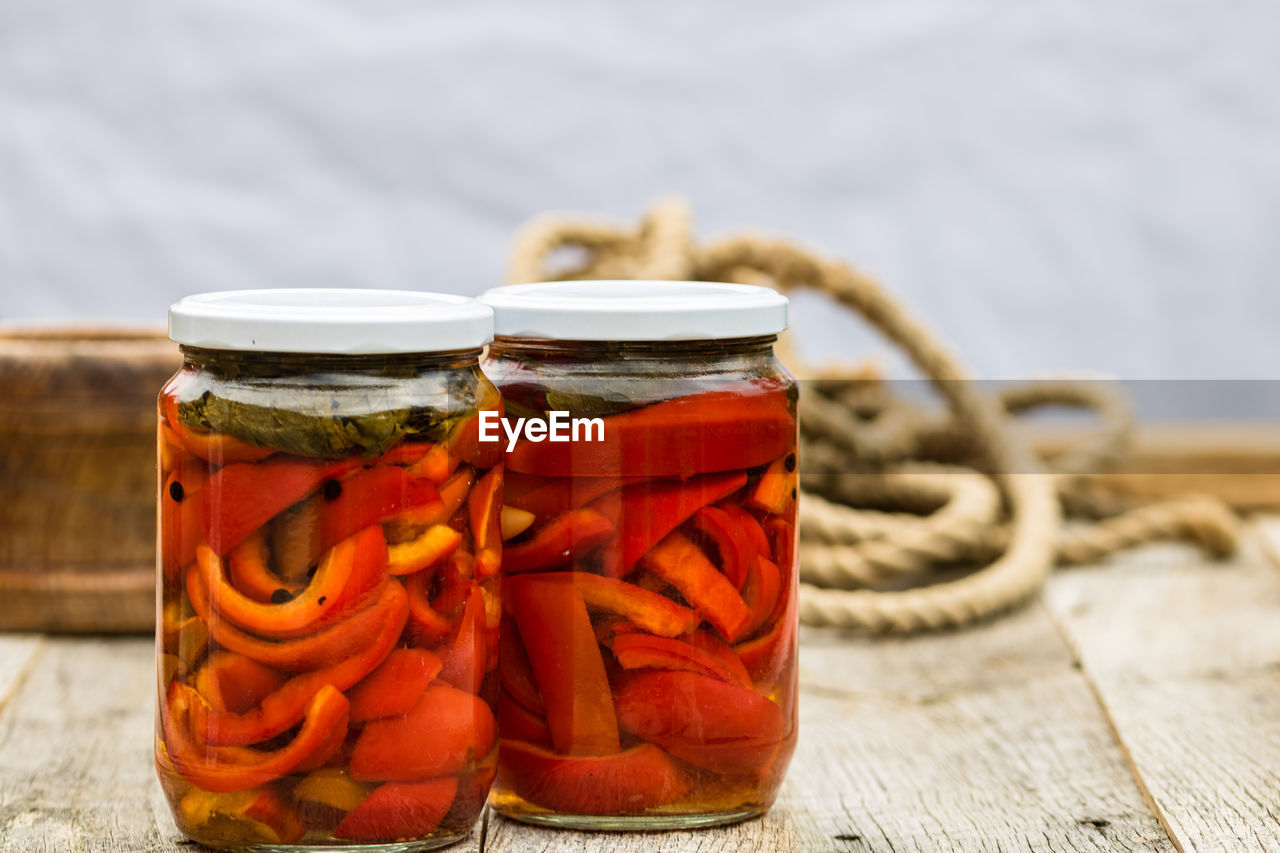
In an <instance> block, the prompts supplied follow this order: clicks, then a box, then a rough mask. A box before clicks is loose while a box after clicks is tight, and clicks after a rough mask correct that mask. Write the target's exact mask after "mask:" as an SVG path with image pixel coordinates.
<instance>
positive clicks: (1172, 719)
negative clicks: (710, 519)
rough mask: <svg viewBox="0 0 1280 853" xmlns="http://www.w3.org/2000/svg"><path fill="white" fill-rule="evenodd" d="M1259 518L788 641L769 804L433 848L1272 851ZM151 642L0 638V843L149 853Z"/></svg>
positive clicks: (1275, 730) (1269, 539)
mask: <svg viewBox="0 0 1280 853" xmlns="http://www.w3.org/2000/svg"><path fill="white" fill-rule="evenodd" d="M1278 557H1280V518H1275V519H1266V518H1263V519H1255V520H1253V521H1251V522H1250V523H1249V526H1248V530H1247V535H1246V537H1245V547H1244V549H1243V551H1242V553H1241V554H1240V555H1239V557H1238V558H1237V559H1235V560H1233V561H1232V562H1229V563H1223V564H1210V563H1206V562H1204V561H1203V560H1202V559H1200V558H1199V557H1198V556H1197V555H1196V554H1195V552H1193V551H1191V550H1190V549H1188V548H1185V547H1183V546H1178V545H1157V546H1150V547H1147V548H1143V549H1141V550H1139V551H1137V552H1134V553H1132V554H1129V555H1125V556H1123V557H1122V558H1118V559H1116V560H1113V561H1112V562H1110V563H1108V564H1106V565H1100V566H1096V567H1089V568H1079V569H1069V570H1063V571H1060V572H1059V573H1058V574H1057V575H1056V576H1055V577H1054V578H1053V580H1052V582H1051V584H1050V586H1049V588H1048V590H1047V592H1046V593H1045V595H1044V596H1043V598H1042V600H1040V601H1038V602H1036V603H1034V604H1032V605H1031V606H1029V607H1026V608H1024V609H1022V610H1020V611H1018V612H1017V613H1015V614H1013V615H1010V616H1008V617H1006V618H1003V619H1000V620H998V621H996V622H994V623H992V624H989V625H985V626H982V627H980V628H977V629H973V630H968V631H961V632H958V633H948V634H936V635H930V636H923V637H917V638H912V639H907V640H885V639H867V638H851V637H842V636H840V635H839V634H837V633H832V632H825V631H812V630H806V631H804V632H803V635H802V651H801V676H800V680H801V694H802V695H801V704H800V709H801V710H800V717H801V736H800V746H799V750H798V751H797V753H796V758H795V762H794V763H793V764H792V767H791V771H790V774H789V776H788V778H787V782H786V786H785V787H784V789H783V793H782V797H781V799H780V801H779V803H778V805H777V806H776V807H775V808H774V809H773V811H772V812H770V814H769V815H768V816H766V817H765V818H763V819H760V820H755V821H750V822H747V823H744V824H740V825H738V826H735V827H730V828H727V829H713V830H702V831H700V832H674V833H663V834H652V835H602V834H586V833H576V832H553V831H548V830H541V829H533V828H530V827H525V826H522V825H519V824H516V823H512V822H510V821H506V820H503V819H502V818H500V817H497V816H496V815H489V816H487V817H486V819H485V820H483V821H482V822H481V824H480V826H478V827H477V828H476V830H475V831H474V832H473V833H472V835H471V838H470V839H469V840H468V841H466V842H465V843H464V844H461V845H459V846H458V847H455V848H452V849H454V850H463V849H472V848H483V849H485V850H489V851H505V850H522V851H523V850H544V851H560V850H565V851H567V850H605V849H607V850H618V849H621V850H664V851H691V850H695V849H697V850H700V851H720V850H723V851H739V850H751V851H774V850H824V851H859V850H885V851H906V850H918V851H933V850H1013V849H1024V850H1025V849H1030V850H1098V851H1109V850H1170V849H1181V850H1280V559H1277V558H1278ZM153 689H154V688H153V681H152V645H151V642H150V640H147V639H143V638H136V639H97V638H84V639H68V638H57V639H55V638H43V637H36V636H14V635H9V636H0V850H4V851H6V853H7V851H22V853H26V851H32V853H36V852H37V851H58V853H61V852H62V851H67V850H105V851H126V850H127V851H139V850H148V851H169V850H174V851H176V850H192V849H195V848H194V846H193V845H190V844H189V843H183V842H182V841H181V839H180V836H179V835H178V832H177V830H176V829H175V828H174V825H173V823H172V821H171V819H170V817H169V813H168V808H167V807H166V805H165V803H164V801H163V799H162V797H161V794H160V789H159V786H158V785H157V784H156V781H155V777H154V773H153V770H152V765H151V757H150V756H151V738H152V726H153V722H152V718H153V713H154V698H153V695H152V692H153Z"/></svg>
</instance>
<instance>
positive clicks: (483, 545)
mask: <svg viewBox="0 0 1280 853" xmlns="http://www.w3.org/2000/svg"><path fill="white" fill-rule="evenodd" d="M467 514H468V516H469V519H470V522H471V538H472V541H474V542H475V545H476V576H477V577H481V578H488V577H493V576H494V575H496V574H497V573H498V568H499V567H500V566H501V565H502V521H501V515H502V465H501V464H498V465H495V466H494V467H493V468H492V469H491V470H490V471H489V473H487V474H485V475H484V476H483V477H481V478H480V481H479V482H478V483H476V486H475V488H474V489H472V490H471V494H470V495H468V496H467Z"/></svg>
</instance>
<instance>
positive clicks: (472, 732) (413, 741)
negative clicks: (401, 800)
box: [350, 684, 497, 782]
mask: <svg viewBox="0 0 1280 853" xmlns="http://www.w3.org/2000/svg"><path fill="white" fill-rule="evenodd" d="M496 738H497V727H496V724H495V721H494V718H493V712H492V711H491V710H489V706H488V705H487V704H485V702H484V701H483V700H482V699H480V698H479V697H477V696H474V695H472V694H470V693H468V692H466V691H465V690H458V689H457V688H454V687H449V686H448V685H444V684H441V685H437V686H434V687H428V688H427V690H426V692H425V693H423V694H422V696H421V698H420V699H419V700H418V703H417V704H416V705H415V706H414V707H413V708H412V709H411V710H410V711H409V713H407V714H404V715H403V716H399V717H387V718H384V719H381V720H373V721H372V722H370V723H368V724H366V725H365V727H364V729H363V731H361V732H360V735H359V736H358V737H357V738H356V742H355V746H354V747H353V748H352V750H351V764H350V771H351V778H352V779H355V780H356V781H360V782H372V781H386V782H416V781H420V780H422V779H429V778H431V777H433V776H445V775H448V774H450V773H457V772H458V771H459V770H461V769H462V768H464V767H466V766H467V765H468V764H471V763H473V762H475V761H477V760H479V759H480V758H482V757H483V756H484V755H485V754H487V753H488V752H489V750H491V749H493V744H494V742H495V740H496Z"/></svg>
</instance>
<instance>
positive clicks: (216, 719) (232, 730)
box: [192, 584, 408, 746]
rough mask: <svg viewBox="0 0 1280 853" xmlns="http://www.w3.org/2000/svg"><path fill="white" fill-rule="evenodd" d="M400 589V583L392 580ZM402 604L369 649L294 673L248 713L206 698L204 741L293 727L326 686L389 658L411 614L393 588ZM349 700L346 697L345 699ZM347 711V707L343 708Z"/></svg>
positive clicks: (199, 728)
mask: <svg viewBox="0 0 1280 853" xmlns="http://www.w3.org/2000/svg"><path fill="white" fill-rule="evenodd" d="M388 586H390V587H393V588H398V587H399V584H388ZM393 595H395V596H396V601H397V602H398V606H396V609H395V611H394V612H393V613H392V614H391V618H389V619H388V620H387V621H386V622H384V623H383V625H382V629H381V632H380V633H379V634H378V636H377V637H375V638H374V641H373V643H371V644H370V645H369V646H368V647H367V648H364V649H362V650H361V651H359V652H357V653H356V654H353V655H352V656H351V657H349V658H347V659H346V660H343V661H341V662H339V663H335V664H333V665H331V666H329V667H326V668H324V669H318V670H315V671H313V672H307V673H304V674H302V675H295V676H294V677H293V678H291V679H289V680H288V681H286V682H285V683H284V685H283V686H282V687H281V688H280V689H279V690H276V691H275V692H274V693H272V694H271V695H269V696H267V697H266V698H265V699H263V700H262V703H261V704H260V705H258V706H257V707H256V708H254V709H253V710H251V711H249V712H247V713H244V714H233V713H229V712H219V711H215V710H214V709H212V708H210V707H209V706H208V705H207V704H205V703H203V702H202V703H201V704H200V705H199V706H198V707H196V708H193V709H192V724H193V726H194V728H195V731H196V732H198V733H199V734H200V737H201V740H203V741H206V742H208V743H211V744H230V745H237V746H239V745H244V744H250V743H261V742H262V741H264V740H267V739H268V738H273V737H275V736H276V735H278V734H281V733H282V732H285V731H288V730H289V729H290V728H292V727H293V726H294V725H295V724H296V723H297V722H298V720H300V719H302V715H303V713H304V712H305V710H306V707H307V703H308V702H309V701H310V700H311V698H312V697H313V696H315V695H316V693H317V692H318V691H319V690H321V689H322V688H324V687H335V688H337V689H338V690H346V689H347V688H348V687H351V686H352V685H353V684H355V683H356V682H358V681H360V679H362V678H364V677H365V676H366V675H368V674H369V673H370V672H373V670H374V669H375V668H377V666H378V665H379V664H380V663H382V661H383V660H385V659H386V657H387V655H388V654H390V653H391V649H392V648H393V647H394V646H395V644H396V642H397V641H398V640H399V639H400V631H401V630H402V629H403V628H404V623H405V619H406V618H407V616H408V606H407V603H406V602H405V596H404V593H403V591H399V592H398V593H393ZM343 701H344V703H345V702H346V700H345V699H344V700H343ZM344 712H345V710H344Z"/></svg>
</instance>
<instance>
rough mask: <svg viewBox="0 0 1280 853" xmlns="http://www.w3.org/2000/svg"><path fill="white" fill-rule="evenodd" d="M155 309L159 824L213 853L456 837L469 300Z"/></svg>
mask: <svg viewBox="0 0 1280 853" xmlns="http://www.w3.org/2000/svg"><path fill="white" fill-rule="evenodd" d="M169 318H170V319H169V322H170V336H171V337H172V338H173V339H174V340H175V341H177V342H178V343H179V344H181V345H182V347H181V348H182V354H183V358H184V362H183V366H182V368H181V369H180V370H179V371H178V372H177V373H176V374H175V375H174V376H173V378H172V379H170V380H169V382H168V384H166V385H165V386H164V389H163V390H162V391H161V393H160V398H159V419H160V423H159V436H158V450H159V486H160V490H159V496H158V497H159V540H158V564H159V566H158V568H159V572H158V577H159V590H158V596H157V598H158V605H157V606H158V613H157V617H158V618H157V629H156V645H157V652H158V654H157V674H158V681H159V693H158V695H159V703H158V714H157V725H156V746H155V759H156V768H157V772H158V773H159V776H160V782H161V784H162V786H163V788H164V791H165V794H166V796H167V797H168V800H169V805H170V807H171V808H172V810H173V815H174V818H175V820H176V822H177V825H178V828H179V829H180V830H181V831H182V832H183V834H185V835H186V836H188V837H189V838H191V839H193V840H195V841H198V842H200V843H202V844H206V845H208V846H210V847H215V848H221V849H228V850H240V849H254V850H305V849H312V848H315V847H324V846H329V845H343V846H344V849H350V848H351V847H355V846H359V847H360V848H361V849H369V850H388V851H389V850H396V851H402V850H420V849H427V848H430V847H436V846H440V845H443V844H448V843H451V842H453V841H456V840H458V839H459V838H462V837H464V836H466V835H467V834H468V833H469V832H470V830H471V827H472V825H473V823H474V822H475V820H476V818H477V817H478V816H479V814H480V811H481V809H482V807H483V805H484V802H485V797H486V796H487V794H488V790H489V786H490V784H491V782H492V779H493V774H494V771H495V768H496V763H497V749H496V743H497V735H496V715H495V702H496V698H497V688H498V681H497V671H496V668H497V654H498V627H499V622H500V617H501V601H500V597H499V583H500V581H499V563H500V555H501V527H500V511H501V502H502V467H503V466H502V461H501V452H500V450H496V449H495V447H496V446H495V445H493V444H487V443H481V442H480V441H479V440H478V436H479V432H478V429H479V421H480V417H481V413H482V412H485V411H489V410H492V411H495V412H496V411H499V410H500V401H499V397H498V393H497V391H496V389H495V388H494V387H493V385H492V384H491V383H490V382H489V381H488V380H487V379H486V378H485V376H484V375H483V374H482V373H481V372H480V368H479V364H478V359H479V356H480V353H481V351H482V350H481V348H482V347H483V346H484V345H485V344H486V343H487V342H488V340H489V339H490V337H491V335H492V314H491V312H490V310H489V309H488V308H487V307H485V306H483V305H481V304H480V303H478V302H476V301H474V300H470V299H463V298H461V297H451V296H440V295H432V294H420V293H398V292H393V291H341V290H282V291H241V292H230V293H215V294H205V295H201V296H195V297H188V298H186V299H184V300H182V301H180V302H178V303H177V304H176V305H174V306H173V307H172V308H171V309H170V315H169Z"/></svg>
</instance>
